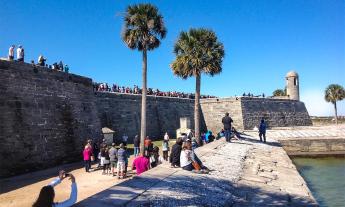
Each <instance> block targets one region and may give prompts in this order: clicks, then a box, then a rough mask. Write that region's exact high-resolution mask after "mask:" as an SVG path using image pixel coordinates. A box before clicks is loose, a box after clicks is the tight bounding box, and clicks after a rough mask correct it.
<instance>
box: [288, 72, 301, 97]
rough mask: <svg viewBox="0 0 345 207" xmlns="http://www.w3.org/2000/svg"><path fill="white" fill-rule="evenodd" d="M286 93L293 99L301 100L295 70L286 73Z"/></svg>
mask: <svg viewBox="0 0 345 207" xmlns="http://www.w3.org/2000/svg"><path fill="white" fill-rule="evenodd" d="M286 95H287V96H289V99H291V100H297V101H299V80H298V74H297V73H296V72H295V71H290V72H288V73H287V74H286Z"/></svg>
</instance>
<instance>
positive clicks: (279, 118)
mask: <svg viewBox="0 0 345 207" xmlns="http://www.w3.org/2000/svg"><path fill="white" fill-rule="evenodd" d="M140 110H141V96H140V95H130V94H117V93H102V92H93V87H92V80H91V79H89V78H85V77H81V76H78V75H73V74H66V73H62V72H58V71H52V70H47V69H46V68H41V67H33V66H32V65H30V64H25V63H17V62H8V61H2V60H0V143H1V144H0V160H1V162H0V177H4V176H10V175H14V174H18V173H24V172H27V171H32V170H36V169H42V168H46V167H49V166H54V165H57V164H61V163H66V162H72V161H77V160H81V159H82V156H81V152H82V148H83V144H84V143H85V141H86V139H88V138H93V139H99V138H101V137H102V135H101V128H102V127H109V128H111V129H113V130H114V131H115V138H117V139H119V138H120V137H122V135H123V134H125V133H126V134H127V135H128V136H129V139H130V140H129V141H131V140H132V139H133V138H134V136H135V135H136V134H140V133H139V132H140ZM225 112H229V113H230V115H231V116H232V118H233V119H234V126H235V127H237V128H239V129H251V128H253V127H254V126H255V125H257V124H258V123H259V121H260V119H261V117H265V118H266V119H267V120H268V123H269V126H271V127H273V126H293V125H311V121H310V119H309V116H308V112H307V110H306V108H305V106H304V104H303V103H302V102H298V101H291V100H273V99H259V98H244V97H242V98H224V99H207V100H201V129H202V130H204V131H205V130H206V129H209V130H211V131H213V132H214V133H217V132H218V131H219V130H221V128H222V124H221V119H222V117H223V116H224V113H225ZM181 117H189V118H190V120H191V122H192V123H191V125H192V126H193V125H194V123H193V117H194V100H191V99H179V98H168V97H155V96H148V97H147V135H148V136H150V137H152V138H153V139H157V138H162V137H163V135H164V133H165V132H166V131H167V132H168V133H169V135H170V136H171V137H174V136H175V135H176V129H178V128H180V126H179V125H180V122H179V120H180V118H181Z"/></svg>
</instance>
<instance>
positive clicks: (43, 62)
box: [38, 55, 47, 67]
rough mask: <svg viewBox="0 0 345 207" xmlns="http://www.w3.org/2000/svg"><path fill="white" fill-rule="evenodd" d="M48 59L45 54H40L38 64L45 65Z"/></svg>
mask: <svg viewBox="0 0 345 207" xmlns="http://www.w3.org/2000/svg"><path fill="white" fill-rule="evenodd" d="M46 60H47V59H45V58H44V57H43V55H40V56H38V65H39V66H43V67H44V66H45V65H46Z"/></svg>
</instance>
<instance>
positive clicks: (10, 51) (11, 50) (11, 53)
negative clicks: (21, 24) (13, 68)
mask: <svg viewBox="0 0 345 207" xmlns="http://www.w3.org/2000/svg"><path fill="white" fill-rule="evenodd" d="M15 47H16V46H15V45H12V46H11V47H10V48H9V49H8V60H11V61H12V60H13V59H14V48H15Z"/></svg>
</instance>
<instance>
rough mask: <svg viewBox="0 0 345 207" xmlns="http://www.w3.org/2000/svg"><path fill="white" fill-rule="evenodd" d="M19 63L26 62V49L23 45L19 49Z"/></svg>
mask: <svg viewBox="0 0 345 207" xmlns="http://www.w3.org/2000/svg"><path fill="white" fill-rule="evenodd" d="M17 61H19V62H24V48H23V47H22V46H21V45H19V46H18V48H17Z"/></svg>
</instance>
